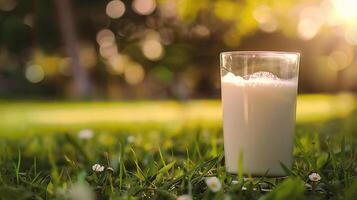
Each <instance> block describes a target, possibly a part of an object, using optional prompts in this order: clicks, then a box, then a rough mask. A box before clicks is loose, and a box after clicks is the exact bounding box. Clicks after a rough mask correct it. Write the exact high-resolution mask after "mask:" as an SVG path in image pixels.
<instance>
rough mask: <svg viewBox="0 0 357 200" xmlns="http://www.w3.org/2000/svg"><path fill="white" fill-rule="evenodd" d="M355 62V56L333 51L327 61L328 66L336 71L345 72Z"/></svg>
mask: <svg viewBox="0 0 357 200" xmlns="http://www.w3.org/2000/svg"><path fill="white" fill-rule="evenodd" d="M352 60H353V54H351V53H350V54H348V52H345V51H342V50H335V51H333V52H332V53H331V54H330V55H329V57H328V60H327V65H328V66H329V67H330V68H331V69H333V70H336V71H339V70H343V69H345V68H346V67H348V66H349V65H350V64H351V62H352Z"/></svg>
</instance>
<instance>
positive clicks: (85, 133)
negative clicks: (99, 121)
mask: <svg viewBox="0 0 357 200" xmlns="http://www.w3.org/2000/svg"><path fill="white" fill-rule="evenodd" d="M93 135H94V132H93V131H92V130H90V129H83V130H81V131H79V132H78V137H79V138H80V139H90V138H92V137H93Z"/></svg>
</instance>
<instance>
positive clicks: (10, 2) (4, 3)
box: [0, 0, 17, 11]
mask: <svg viewBox="0 0 357 200" xmlns="http://www.w3.org/2000/svg"><path fill="white" fill-rule="evenodd" d="M16 4H17V3H16V1H15V0H1V1H0V10H1V11H11V10H13V9H14V8H15V7H16Z"/></svg>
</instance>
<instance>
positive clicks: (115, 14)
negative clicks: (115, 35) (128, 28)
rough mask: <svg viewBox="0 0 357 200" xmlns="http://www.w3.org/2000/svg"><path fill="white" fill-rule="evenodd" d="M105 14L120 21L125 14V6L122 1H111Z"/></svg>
mask: <svg viewBox="0 0 357 200" xmlns="http://www.w3.org/2000/svg"><path fill="white" fill-rule="evenodd" d="M105 12H106V13H107V15H108V16H109V17H110V18H112V19H118V18H120V17H121V16H123V15H124V13H125V4H124V3H123V2H122V1H120V0H113V1H110V2H109V3H108V4H107V7H106V9H105Z"/></svg>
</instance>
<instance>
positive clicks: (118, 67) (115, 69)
mask: <svg viewBox="0 0 357 200" xmlns="http://www.w3.org/2000/svg"><path fill="white" fill-rule="evenodd" d="M108 62H109V65H110V69H111V70H110V72H111V73H113V74H122V73H124V69H125V66H127V65H130V62H131V60H130V57H129V56H127V55H122V54H118V55H116V56H113V57H111V58H109V59H108Z"/></svg>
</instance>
